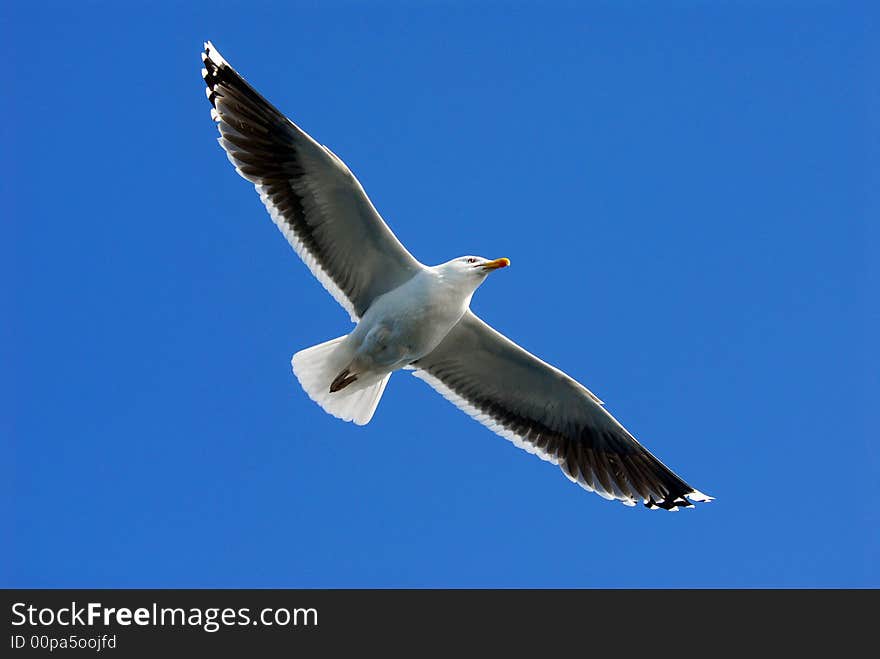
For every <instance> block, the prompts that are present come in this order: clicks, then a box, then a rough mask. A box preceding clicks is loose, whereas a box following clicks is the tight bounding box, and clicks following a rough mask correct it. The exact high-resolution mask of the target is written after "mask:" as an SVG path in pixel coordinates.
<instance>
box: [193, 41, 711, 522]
mask: <svg viewBox="0 0 880 659" xmlns="http://www.w3.org/2000/svg"><path fill="white" fill-rule="evenodd" d="M202 61H203V63H204V67H205V68H203V69H202V77H203V78H204V80H205V84H206V85H207V88H206V90H205V91H206V93H207V96H208V100H209V101H210V102H211V106H212V109H211V118H212V119H213V120H214V121H215V122H216V124H217V127H218V129H219V131H220V138H219V142H220V146H222V147H223V149H224V150H225V151H226V155H227V156H228V158H229V160H230V162H232V164H233V165H234V166H235V170H236V171H237V172H238V173H239V174H240V175H241V176H242V177H244V178H245V179H247V180H248V181H250V182H251V183H253V184H254V186H255V187H256V189H257V192H258V193H259V195H260V199H261V200H262V201H263V204H264V205H265V206H266V209H267V210H268V211H269V215H270V216H271V217H272V220H273V221H274V222H275V224H276V225H278V228H279V229H280V230H281V232H282V233H283V234H284V236H285V237H286V238H287V240H288V242H290V244H291V245H292V246H293V249H294V250H295V251H296V253H297V254H298V255H299V256H300V258H301V259H302V260H303V261H304V262H305V264H306V265H307V266H308V267H309V269H310V270H311V271H312V274H314V275H315V277H317V279H318V281H320V282H321V284H323V286H324V288H326V289H327V291H329V292H330V294H331V295H332V296H333V297H334V298H335V299H336V301H337V302H339V304H341V305H342V306H343V307H344V308H345V309H346V310H347V311H348V313H349V314H350V315H351V320H352V322H355V323H357V325H356V326H355V328H354V330H353V331H352V332H351V333H350V334H347V335H345V336H340V337H339V338H336V339H333V340H332V341H327V342H325V343H321V344H319V345H316V346H313V347H311V348H307V349H305V350H302V351H300V352H298V353H296V354H295V355H294V356H293V358H292V360H291V364H292V366H293V372H294V374H295V375H296V377H297V379H298V380H299V383H300V385H301V386H302V388H303V389H304V390H305V392H306V393H307V394H308V395H309V397H310V398H311V399H312V400H314V401H315V402H316V403H318V405H320V406H321V407H322V408H323V409H324V410H325V411H326V412H328V413H329V414H332V415H333V416H336V417H338V418H340V419H343V420H345V421H353V422H354V423H356V424H358V425H364V424H366V423H368V422H369V421H370V419H371V418H372V416H373V412H375V410H376V406H377V405H378V403H379V399H380V398H381V397H382V392H383V391H384V390H385V385H386V384H387V383H388V378H389V377H390V376H391V373H393V372H394V371H397V370H399V369H408V370H412V372H413V374H414V375H415V376H416V377H418V378H420V379H422V380H424V381H425V382H427V383H428V384H429V385H431V386H432V387H433V388H434V389H436V390H437V391H438V392H439V393H440V394H442V395H443V396H444V397H446V398H447V399H448V400H449V401H451V402H452V403H454V404H455V405H457V406H458V407H460V408H461V409H462V410H464V411H465V412H467V413H468V414H469V415H471V416H472V417H474V418H475V419H476V420H477V421H479V422H480V423H482V424H483V425H485V426H487V427H488V428H489V429H490V430H493V431H494V432H496V433H498V434H499V435H501V436H502V437H505V438H507V439H509V440H510V441H512V442H513V443H514V444H515V445H517V446H519V447H520V448H523V449H525V450H526V451H528V452H529V453H534V454H535V455H537V456H538V457H540V458H542V459H543V460H547V461H548V462H552V463H553V464H556V465H559V467H560V468H561V469H562V471H563V473H564V474H565V475H566V476H567V477H568V478H569V479H570V480H572V481H574V482H576V483H578V484H580V485H581V486H582V487H584V488H585V489H587V490H589V491H591V492H595V493H597V494H599V495H601V496H602V497H604V498H606V499H617V500H618V501H621V502H622V503H624V504H626V505H628V506H634V505H635V504H636V502H637V501H642V502H643V503H644V504H645V505H646V506H647V507H649V508H663V509H666V510H678V507H679V506H681V507H693V504H692V503H691V502H692V501H696V502H704V501H710V500H711V499H712V497H709V496H707V495H705V494H703V493H702V492H699V491H698V490H695V489H694V488H693V487H691V486H690V485H688V484H687V483H686V482H684V481H683V480H682V479H681V478H679V477H678V476H676V475H675V474H674V473H673V472H672V471H671V470H670V469H668V468H667V467H666V466H665V465H664V464H663V463H661V462H660V461H659V460H658V459H657V458H655V457H654V456H653V455H652V454H651V453H650V452H649V451H648V450H647V449H646V448H645V447H643V446H642V445H641V444H639V442H637V441H636V439H635V438H634V437H633V436H632V435H631V434H630V433H629V432H627V431H626V430H625V429H624V428H623V426H621V425H620V423H618V422H617V420H616V419H615V418H614V417H613V416H611V414H609V413H608V411H607V410H606V409H605V407H604V406H603V403H602V401H600V400H599V399H598V398H597V397H596V396H594V395H593V394H592V393H591V392H590V391H589V390H588V389H587V388H586V387H584V386H583V385H581V384H580V383H578V382H576V381H575V380H574V379H572V378H571V377H569V376H568V375H566V374H565V373H563V372H562V371H560V370H559V369H556V368H554V367H553V366H550V365H549V364H547V363H545V362H543V361H541V360H540V359H538V358H537V357H535V356H534V355H532V354H531V353H529V352H527V351H526V350H524V349H523V348H521V347H519V346H518V345H517V344H515V343H514V342H513V341H511V340H510V339H508V338H507V337H505V336H504V335H503V334H501V333H499V332H497V331H496V330H494V329H493V328H491V327H490V326H489V325H487V324H486V323H485V322H483V321H482V320H480V318H478V317H477V316H476V315H475V314H474V313H473V312H472V311H471V310H470V308H469V306H470V301H471V297H472V296H473V294H474V291H476V289H477V288H478V287H479V286H480V284H482V283H483V282H484V281H485V279H486V277H487V276H488V275H489V273H491V272H494V271H495V270H499V269H501V268H505V267H507V266H508V265H509V264H510V261H508V260H507V259H506V258H500V259H493V260H489V259H485V258H483V257H480V256H461V257H458V258H455V259H452V260H451V261H447V262H446V263H441V264H440V265H436V266H426V265H423V264H422V263H420V262H419V261H417V260H416V259H415V257H413V256H412V254H410V253H409V252H408V251H407V249H406V248H405V247H404V246H403V245H402V244H401V243H400V241H398V240H397V238H396V237H395V236H394V234H393V233H392V232H391V230H390V229H389V228H388V226H387V225H386V224H385V222H384V221H383V220H382V217H381V216H380V215H379V213H378V211H376V209H375V208H374V207H373V204H372V203H371V202H370V200H369V198H368V197H367V194H366V192H364V189H363V187H361V185H360V183H359V182H358V180H357V179H356V178H355V176H354V174H352V173H351V170H349V168H348V167H347V166H346V165H345V163H343V162H342V160H340V159H339V157H337V156H336V155H335V154H334V153H333V152H332V151H331V150H330V149H328V148H327V147H325V146H322V145H321V144H319V143H318V142H316V141H315V140H314V139H312V138H311V137H310V136H309V135H307V134H306V132H305V131H303V130H302V129H301V128H299V126H297V125H296V124H294V123H293V122H292V121H290V120H289V119H288V118H287V117H285V116H284V115H283V114H282V113H281V112H279V111H278V110H277V109H276V108H275V107H274V106H273V105H272V104H271V103H269V102H268V101H267V100H266V99H265V98H263V97H262V96H261V95H260V94H259V93H258V92H257V91H256V90H255V89H254V88H253V87H251V86H250V85H249V84H248V83H247V82H245V80H244V78H242V77H241V76H240V75H239V74H238V73H237V72H236V71H235V69H233V68H232V67H231V66H230V65H229V64H228V63H227V62H226V60H225V59H223V57H222V56H221V55H220V53H219V52H217V49H216V48H214V46H213V45H212V44H211V42H207V43H206V44H205V50H204V52H203V53H202Z"/></svg>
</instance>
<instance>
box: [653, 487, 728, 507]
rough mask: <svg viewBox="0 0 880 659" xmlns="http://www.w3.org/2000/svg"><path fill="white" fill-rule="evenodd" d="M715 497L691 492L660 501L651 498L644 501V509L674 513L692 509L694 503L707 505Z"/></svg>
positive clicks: (697, 491)
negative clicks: (683, 509)
mask: <svg viewBox="0 0 880 659" xmlns="http://www.w3.org/2000/svg"><path fill="white" fill-rule="evenodd" d="M714 499H715V497H710V496H709V495H708V494H703V493H702V492H700V491H699V490H691V491H689V492H687V493H685V494H683V495H679V496H671V497H666V498H665V499H662V500H660V501H657V500H655V499H653V498H649V499H648V500H647V501H645V508H649V509H651V510H658V509H662V510H668V511H670V512H676V511H677V510H679V508H693V507H694V503H709V502H710V501H713V500H714Z"/></svg>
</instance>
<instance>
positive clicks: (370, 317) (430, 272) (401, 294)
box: [348, 266, 474, 372]
mask: <svg viewBox="0 0 880 659" xmlns="http://www.w3.org/2000/svg"><path fill="white" fill-rule="evenodd" d="M469 283H470V282H467V281H462V280H459V279H454V278H451V277H449V276H444V268H443V266H437V267H434V268H425V269H424V270H422V271H421V272H418V273H416V275H415V276H413V278H412V279H410V280H409V281H407V282H406V283H404V284H402V285H401V286H399V287H398V288H395V289H394V290H391V291H388V292H387V293H385V294H384V295H381V296H380V297H378V298H376V301H375V302H374V303H373V304H372V305H371V306H370V308H369V309H368V310H367V313H366V314H365V315H364V317H363V318H361V319H360V320H359V321H358V324H357V327H355V329H354V331H353V332H352V333H351V334H349V336H348V340H350V341H351V342H352V346H353V347H354V348H355V351H356V352H355V354H356V355H357V356H358V358H359V359H362V360H363V361H364V362H365V364H370V365H373V366H374V367H375V368H377V369H387V372H391V371H395V370H397V369H400V368H403V367H405V366H408V365H409V364H411V363H412V362H414V361H416V360H417V359H421V358H422V357H424V356H425V355H427V354H429V353H430V352H431V351H432V350H434V348H436V347H437V346H438V345H439V344H440V342H441V341H442V340H443V339H444V337H445V336H446V335H447V334H448V333H449V330H451V329H452V328H453V327H454V326H455V325H456V323H458V321H459V320H460V319H461V317H462V316H463V315H464V312H465V311H467V310H468V306H469V304H470V300H471V296H472V295H473V293H474V289H473V288H471V287H470V286H468V285H467V284H469Z"/></svg>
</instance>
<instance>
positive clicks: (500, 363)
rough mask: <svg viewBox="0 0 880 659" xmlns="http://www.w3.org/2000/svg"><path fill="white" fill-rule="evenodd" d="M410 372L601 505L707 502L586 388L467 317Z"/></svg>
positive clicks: (672, 506)
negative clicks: (556, 467)
mask: <svg viewBox="0 0 880 659" xmlns="http://www.w3.org/2000/svg"><path fill="white" fill-rule="evenodd" d="M413 366H414V367H416V369H417V370H416V371H414V373H413V374H414V375H415V376H416V377H418V378H421V379H422V380H425V381H426V382H427V383H428V384H430V385H431V386H432V387H433V388H434V389H436V390H437V391H438V392H440V393H441V394H442V395H443V396H444V397H445V398H447V399H448V400H450V401H451V402H452V403H454V404H455V405H457V406H458V407H460V408H461V409H462V410H464V411H465V412H467V413H468V414H470V415H471V416H472V417H474V418H475V419H476V420H477V421H479V422H480V423H482V424H484V425H485V426H487V427H488V428H489V429H491V430H493V431H494V432H496V433H498V434H499V435H501V436H502V437H506V438H507V439H509V440H511V441H512V442H513V443H514V444H516V445H517V446H519V447H520V448H523V449H525V450H526V451H528V452H529V453H534V454H536V455H538V456H539V457H541V458H542V459H544V460H547V461H549V462H552V463H554V464H557V465H559V467H560V468H561V469H562V471H563V472H564V473H565V475H566V476H568V478H569V479H571V480H572V481H575V482H577V483H579V484H580V485H582V486H583V487H584V488H586V489H587V490H590V491H591V492H596V493H597V494H600V495H601V496H603V497H605V498H606V499H617V500H619V501H622V502H623V503H624V504H627V505H634V504H635V503H636V501H637V500H642V501H643V502H644V503H645V505H647V506H648V507H649V508H665V509H667V510H677V509H678V507H679V506H682V507H691V506H692V504H691V502H690V501H709V500H711V497H708V496H706V495H705V494H702V493H701V492H699V491H697V490H695V489H694V488H692V487H691V486H690V485H688V484H687V483H685V482H684V481H683V480H682V479H681V478H679V477H678V476H676V475H675V474H674V473H673V472H672V471H670V470H669V469H668V468H667V467H666V466H665V465H664V464H663V463H662V462H660V461H659V460H658V459H657V458H655V457H654V456H653V455H651V453H650V452H649V451H648V450H647V449H646V448H645V447H643V446H642V445H641V444H639V443H638V442H637V441H636V439H635V438H634V437H633V436H632V435H630V434H629V432H627V431H626V430H625V429H624V427H623V426H621V425H620V423H618V422H617V420H616V419H615V418H614V417H612V416H611V414H609V413H608V412H607V411H606V410H605V408H604V407H603V406H602V403H601V401H599V399H598V398H596V397H595V396H594V395H593V394H592V393H590V391H588V390H587V389H586V388H585V387H584V386H582V385H581V384H579V383H578V382H576V381H575V380H573V379H572V378H570V377H569V376H568V375H566V374H565V373H563V372H562V371H560V370H558V369H556V368H554V367H552V366H550V365H549V364H546V363H544V362H543V361H541V360H540V359H538V358H537V357H535V356H534V355H532V354H531V353H529V352H527V351H526V350H523V349H522V348H521V347H519V346H518V345H516V344H515V343H514V342H513V341H511V340H510V339H508V338H507V337H505V336H504V335H502V334H500V333H499V332H497V331H495V330H494V329H492V328H491V327H490V326H489V325H487V324H486V323H485V322H483V321H482V320H480V318H478V317H477V316H476V315H474V314H473V313H472V312H470V311H468V312H466V313H465V315H464V317H463V318H462V319H461V320H460V321H459V323H458V324H457V325H456V326H455V327H454V328H452V330H451V331H450V332H449V334H448V335H447V336H446V338H445V339H443V341H442V342H441V343H440V345H439V346H437V348H435V349H434V351H433V352H431V353H430V354H429V355H427V356H425V357H423V358H422V359H419V360H418V361H417V362H415V363H414V364H413ZM689 500H690V501H689Z"/></svg>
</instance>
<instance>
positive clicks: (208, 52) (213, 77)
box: [202, 41, 232, 107]
mask: <svg viewBox="0 0 880 659" xmlns="http://www.w3.org/2000/svg"><path fill="white" fill-rule="evenodd" d="M202 64H204V68H202V78H203V79H204V81H205V93H206V94H207V96H208V100H209V101H210V102H211V105H213V106H215V107H216V100H217V92H216V90H215V88H216V86H217V84H218V83H219V82H221V77H222V72H223V70H231V69H232V67H230V66H229V63H228V62H227V61H226V60H225V59H223V56H222V55H221V54H220V52H219V51H218V50H217V49H216V48H215V47H214V44H212V43H211V42H210V41H206V42H205V46H204V50H203V51H202Z"/></svg>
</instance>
